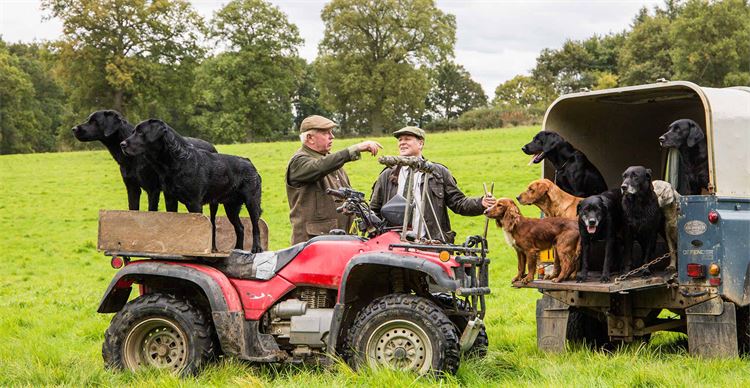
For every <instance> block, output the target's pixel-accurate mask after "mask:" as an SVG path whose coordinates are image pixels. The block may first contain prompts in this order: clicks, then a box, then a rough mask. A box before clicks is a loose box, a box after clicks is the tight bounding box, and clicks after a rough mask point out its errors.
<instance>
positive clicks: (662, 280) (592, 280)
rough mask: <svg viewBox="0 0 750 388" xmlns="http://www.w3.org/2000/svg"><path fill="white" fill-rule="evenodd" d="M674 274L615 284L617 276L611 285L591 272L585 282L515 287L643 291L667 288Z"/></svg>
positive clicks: (519, 284)
mask: <svg viewBox="0 0 750 388" xmlns="http://www.w3.org/2000/svg"><path fill="white" fill-rule="evenodd" d="M673 274H674V272H657V273H654V274H653V275H652V276H650V277H645V278H644V277H641V276H634V277H632V278H628V279H625V280H623V281H621V282H617V283H616V282H614V279H615V278H616V277H617V276H619V274H615V275H613V276H612V279H613V280H612V281H611V282H609V283H601V282H600V281H599V277H600V276H601V273H599V272H589V277H588V280H587V281H585V282H581V283H578V282H576V281H575V280H567V281H564V282H560V283H554V282H553V281H551V280H534V281H533V282H531V283H528V284H523V283H522V282H515V283H513V286H514V287H517V288H537V289H540V290H565V291H587V292H603V293H615V292H622V291H628V290H636V289H638V290H642V289H647V288H654V287H660V286H666V284H667V282H668V281H669V279H670V278H671V277H672V275H673Z"/></svg>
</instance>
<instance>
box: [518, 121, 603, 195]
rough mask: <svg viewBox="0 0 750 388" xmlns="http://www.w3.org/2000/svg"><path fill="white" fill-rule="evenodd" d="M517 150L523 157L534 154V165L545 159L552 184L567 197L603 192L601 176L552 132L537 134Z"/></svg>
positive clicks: (585, 158)
mask: <svg viewBox="0 0 750 388" xmlns="http://www.w3.org/2000/svg"><path fill="white" fill-rule="evenodd" d="M521 151H523V152H524V153H525V154H526V155H534V159H532V161H533V162H534V163H539V162H541V161H542V160H544V159H547V160H549V161H550V163H552V166H553V167H554V168H555V170H556V171H555V179H554V182H555V184H556V185H558V186H560V188H561V189H563V190H564V191H565V192H567V193H568V194H572V195H575V196H576V197H588V196H590V195H596V194H601V193H603V192H605V191H607V183H606V182H605V181H604V177H603V176H602V173H600V172H599V170H598V169H597V168H596V167H595V166H594V165H593V164H592V163H591V162H590V161H589V159H588V158H587V157H586V155H584V153H583V152H581V151H579V150H577V149H575V148H574V147H573V146H572V145H571V144H570V143H568V142H567V141H565V139H563V137H562V136H560V135H559V134H557V133H555V132H548V131H541V132H539V133H537V134H536V136H534V139H533V140H531V142H529V143H528V144H526V145H525V146H523V147H522V148H521Z"/></svg>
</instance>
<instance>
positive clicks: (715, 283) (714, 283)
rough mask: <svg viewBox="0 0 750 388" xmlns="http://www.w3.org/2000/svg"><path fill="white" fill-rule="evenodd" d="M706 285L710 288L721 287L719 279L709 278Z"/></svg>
mask: <svg viewBox="0 0 750 388" xmlns="http://www.w3.org/2000/svg"><path fill="white" fill-rule="evenodd" d="M708 284H710V285H712V286H720V285H721V278H711V279H708Z"/></svg>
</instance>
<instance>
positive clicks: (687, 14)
mask: <svg viewBox="0 0 750 388" xmlns="http://www.w3.org/2000/svg"><path fill="white" fill-rule="evenodd" d="M42 7H43V10H44V11H45V15H46V17H48V18H56V19H59V20H61V21H62V24H63V35H62V37H61V38H60V39H59V40H56V41H51V42H48V41H45V42H34V43H21V42H19V43H8V42H4V41H3V40H2V37H0V154H9V153H25V152H43V151H56V150H69V149H74V148H85V147H87V146H91V145H90V144H89V145H86V144H81V143H78V142H76V141H75V139H74V138H73V137H72V134H71V132H70V128H71V127H72V126H73V125H74V124H77V123H79V122H81V121H83V120H84V119H85V118H86V117H87V116H88V114H89V113H90V112H92V111H94V110H98V109H115V110H118V111H120V112H121V113H123V114H124V115H125V117H127V118H128V119H129V120H130V121H131V122H138V121H140V120H142V119H145V118H149V117H158V118H161V119H163V120H164V121H166V122H167V123H169V124H170V125H171V126H172V127H174V128H175V129H177V130H178V131H179V132H180V133H182V134H184V135H189V136H197V137H201V138H204V139H206V140H209V141H211V142H214V143H232V142H248V141H264V140H275V139H292V138H294V136H295V135H296V127H297V126H298V125H299V123H300V122H301V120H302V119H303V118H304V117H306V116H308V115H310V114H321V115H325V116H328V117H331V118H333V119H334V120H336V121H337V122H339V123H340V125H341V132H342V134H344V135H363V134H375V135H377V134H382V133H384V132H385V131H386V130H389V129H392V128H396V127H399V126H402V125H405V124H416V125H419V126H422V127H425V128H427V129H429V130H445V129H455V128H486V127H497V126H502V125H517V124H527V123H534V122H538V121H539V120H540V118H541V116H542V115H543V113H544V110H545V109H546V106H547V105H548V104H549V103H550V102H551V101H553V100H554V99H555V98H556V97H557V96H558V95H560V94H562V93H569V92H573V91H579V90H585V89H598V88H607V87H615V86H623V85H634V84H641V83H649V82H654V81H655V80H656V79H658V78H666V79H682V80H689V81H694V82H696V83H698V84H700V85H702V86H717V87H720V86H731V85H750V44H749V43H748V42H750V6H748V2H747V1H746V0H726V1H721V2H708V1H705V0H688V1H667V2H665V3H664V4H663V5H662V6H660V7H655V8H654V9H652V10H648V9H646V8H644V9H642V10H641V11H640V12H639V13H638V14H637V15H636V16H635V17H634V19H633V23H632V26H631V28H630V29H629V30H626V31H623V32H619V33H612V34H608V35H604V36H594V37H591V38H589V39H586V40H582V41H574V40H569V41H566V42H565V43H564V45H563V46H562V47H561V48H559V49H544V50H542V52H541V53H540V54H539V56H538V58H537V61H536V66H535V67H534V68H533V69H532V70H531V72H530V74H529V75H518V76H516V77H515V78H513V79H511V80H509V81H506V82H504V83H503V84H501V85H499V86H498V87H497V89H496V90H495V96H494V98H493V99H492V100H489V99H488V97H487V96H486V95H485V93H484V91H483V90H482V88H481V86H480V85H479V84H478V83H477V82H475V81H474V80H472V78H471V76H470V74H469V73H468V72H467V71H466V69H465V68H463V66H461V65H460V64H458V63H456V62H455V60H454V46H455V41H456V21H455V17H454V16H453V15H450V14H447V13H445V12H443V11H441V10H440V9H439V8H437V7H436V6H435V4H434V1H433V0H380V1H370V0H332V1H330V2H329V3H328V4H326V5H325V7H324V8H323V11H322V13H321V19H322V21H323V23H324V26H325V29H324V37H323V39H322V41H321V42H320V44H319V46H318V56H317V58H316V59H315V60H314V61H312V62H311V63H308V62H307V61H305V60H304V59H303V58H301V57H300V56H299V48H300V47H301V46H302V44H303V43H304V41H303V39H302V37H301V36H300V34H299V30H298V28H297V26H296V25H294V24H293V23H291V22H290V21H289V20H288V18H287V17H286V15H285V14H284V13H283V12H281V11H280V10H279V9H278V8H277V7H275V6H273V5H271V4H270V3H268V2H266V1H264V0H233V1H230V2H229V3H227V4H226V5H225V6H224V7H223V8H221V9H220V10H218V11H217V12H215V13H214V14H213V15H212V17H210V18H209V19H207V20H206V19H204V18H202V17H201V16H200V15H199V14H198V13H197V12H196V11H195V10H194V9H193V8H192V6H191V4H190V3H189V2H188V1H186V0H168V1H167V0H43V3H42Z"/></svg>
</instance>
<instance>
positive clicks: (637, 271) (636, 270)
mask: <svg viewBox="0 0 750 388" xmlns="http://www.w3.org/2000/svg"><path fill="white" fill-rule="evenodd" d="M669 255H670V253H669V252H667V253H665V254H663V255H661V256H659V257H657V258H655V259H653V260H651V261H649V262H648V263H646V264H643V265H642V266H640V267H638V268H636V269H634V270H632V271H630V272H628V273H626V274H624V275H622V276H618V277H616V278H615V283H619V282H621V281H623V280H625V279H627V278H629V277H631V276H633V275H635V274H637V273H640V272H641V271H643V270H645V269H648V267H650V266H652V265H654V264H656V263H658V262H660V261H662V260H664V259H665V258H667V257H669Z"/></svg>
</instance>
